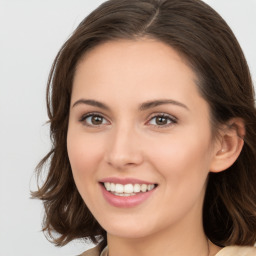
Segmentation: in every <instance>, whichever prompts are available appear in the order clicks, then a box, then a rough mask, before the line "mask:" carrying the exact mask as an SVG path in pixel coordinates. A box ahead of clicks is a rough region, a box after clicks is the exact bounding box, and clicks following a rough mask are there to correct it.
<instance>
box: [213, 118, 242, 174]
mask: <svg viewBox="0 0 256 256" xmlns="http://www.w3.org/2000/svg"><path fill="white" fill-rule="evenodd" d="M244 136H245V124H244V121H243V119H241V118H232V119H231V120H229V122H228V123H227V124H226V125H225V127H224V128H223V129H222V130H221V131H220V140H219V142H220V143H218V145H217V146H216V149H215V155H214V158H213V161H212V164H211V169H210V171H211V172H221V171H224V170H226V169H227V168H229V167H230V166H231V165H232V164H233V163H234V162H235V161H236V159H237V158H238V157H239V155H240V153H241V151H242V148H243V145H244Z"/></svg>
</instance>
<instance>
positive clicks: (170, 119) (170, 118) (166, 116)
mask: <svg viewBox="0 0 256 256" xmlns="http://www.w3.org/2000/svg"><path fill="white" fill-rule="evenodd" d="M93 117H98V118H100V119H102V120H105V121H104V122H105V123H103V124H92V121H91V123H90V124H89V123H88V121H86V119H87V118H93ZM156 118H161V119H166V120H167V122H168V123H167V124H163V125H159V124H150V122H151V121H152V120H153V119H156ZM79 122H81V123H84V125H86V126H89V127H101V126H103V125H106V124H109V123H110V122H109V121H108V120H107V119H106V118H105V117H104V116H103V115H102V114H100V113H95V112H92V113H87V114H85V115H83V116H82V117H81V118H80V119H79ZM176 123H177V118H175V117H173V116H171V115H169V114H165V113H160V114H159V113H158V114H153V115H151V117H150V118H149V120H148V121H147V122H146V124H147V125H150V126H155V127H157V128H166V127H169V126H172V125H174V124H176Z"/></svg>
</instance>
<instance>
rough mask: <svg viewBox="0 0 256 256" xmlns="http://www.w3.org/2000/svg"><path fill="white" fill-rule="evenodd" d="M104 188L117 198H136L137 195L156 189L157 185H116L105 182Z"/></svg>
mask: <svg viewBox="0 0 256 256" xmlns="http://www.w3.org/2000/svg"><path fill="white" fill-rule="evenodd" d="M103 184H104V187H105V189H106V190H107V191H109V192H111V193H112V194H114V195H116V196H135V195H136V194H137V193H145V192H147V191H151V190H152V189H154V188H155V187H156V185H155V184H125V185H123V184H118V183H117V184H116V183H110V182H104V183H103Z"/></svg>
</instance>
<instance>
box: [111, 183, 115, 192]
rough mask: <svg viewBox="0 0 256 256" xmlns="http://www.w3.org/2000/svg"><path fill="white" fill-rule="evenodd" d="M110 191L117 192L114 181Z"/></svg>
mask: <svg viewBox="0 0 256 256" xmlns="http://www.w3.org/2000/svg"><path fill="white" fill-rule="evenodd" d="M110 191H111V192H115V191H116V185H115V184H114V183H111V184H110Z"/></svg>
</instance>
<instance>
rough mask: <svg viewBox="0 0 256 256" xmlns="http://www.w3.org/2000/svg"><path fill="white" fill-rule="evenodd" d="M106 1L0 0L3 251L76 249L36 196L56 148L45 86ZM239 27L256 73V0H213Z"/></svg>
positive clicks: (25, 253) (5, 255) (51, 253)
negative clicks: (47, 230)
mask: <svg viewBox="0 0 256 256" xmlns="http://www.w3.org/2000/svg"><path fill="white" fill-rule="evenodd" d="M102 2H103V1H102V0H72V1H71V0H44V1H42V0H0V255H1V256H9V255H10V256H14V255H21V256H32V255H37V256H45V255H47V256H55V255H77V254H79V253H81V252H82V251H84V250H85V249H86V248H88V246H89V245H84V244H83V243H81V242H73V243H71V244H69V245H67V246H65V247H63V248H56V247H54V246H53V245H52V244H51V243H49V242H48V241H47V240H46V239H45V237H44V236H43V234H42V233H41V232H40V228H41V226H40V223H41V220H42V216H43V209H42V205H41V202H39V201H37V200H30V199H29V197H30V195H29V191H30V189H33V188H35V186H36V185H35V184H36V183H35V179H34V177H33V170H34V168H35V166H36V164H37V163H38V161H39V160H40V159H41V158H42V157H43V156H44V155H45V154H46V153H47V151H48V150H49V148H50V143H49V138H48V126H47V125H44V123H45V122H46V121H47V115H46V108H45V86H46V82H47V76H48V72H49V70H50V67H51V64H52V61H53V59H54V57H55V55H56V53H57V51H58V50H59V48H60V47H61V45H62V44H63V43H64V41H65V40H66V39H67V38H68V36H69V35H70V34H71V32H72V31H73V30H74V29H75V27H76V26H77V25H78V24H79V22H80V21H81V20H82V19H83V18H84V17H85V16H86V15H87V14H88V13H89V12H90V11H92V10H93V9H94V8H95V7H96V6H98V5H99V4H100V3H102ZM206 2H207V3H209V4H210V5H211V6H213V7H214V8H215V9H216V10H217V11H218V12H219V13H220V14H221V15H222V16H223V17H224V19H226V21H227V22H228V24H229V25H230V26H231V28H232V29H233V31H234V33H235V34H236V36H237V38H238V40H239V42H240V43H241V46H242V48H243V50H244V52H245V55H246V57H247V60H248V63H249V66H250V68H251V72H252V76H253V80H254V81H255V80H256V51H255V46H256V33H255V25H256V0H233V1H230V0H208V1H206Z"/></svg>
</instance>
